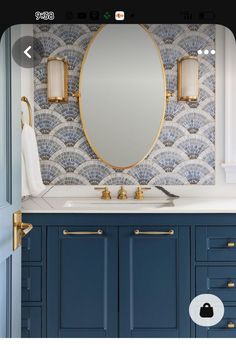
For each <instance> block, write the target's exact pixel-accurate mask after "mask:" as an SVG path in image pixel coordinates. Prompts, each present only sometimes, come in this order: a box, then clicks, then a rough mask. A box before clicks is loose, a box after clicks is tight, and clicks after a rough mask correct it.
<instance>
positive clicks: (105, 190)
mask: <svg viewBox="0 0 236 345" xmlns="http://www.w3.org/2000/svg"><path fill="white" fill-rule="evenodd" d="M94 189H95V190H102V196H101V199H103V200H110V199H111V192H110V191H109V189H108V187H95V188H94Z"/></svg>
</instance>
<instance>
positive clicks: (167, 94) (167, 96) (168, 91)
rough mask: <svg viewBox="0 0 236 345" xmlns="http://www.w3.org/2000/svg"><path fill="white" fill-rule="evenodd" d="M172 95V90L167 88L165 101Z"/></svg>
mask: <svg viewBox="0 0 236 345" xmlns="http://www.w3.org/2000/svg"><path fill="white" fill-rule="evenodd" d="M173 96H174V91H172V90H167V91H166V101H167V102H169V101H170V98H171V97H173Z"/></svg>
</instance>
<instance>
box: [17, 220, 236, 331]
mask: <svg viewBox="0 0 236 345" xmlns="http://www.w3.org/2000/svg"><path fill="white" fill-rule="evenodd" d="M23 221H24V222H26V223H32V224H33V226H34V229H33V231H32V232H30V233H29V234H28V235H27V236H26V237H25V238H24V239H23V244H22V337H55V338H57V337H61V338H62V337H75V338H79V337H90V338H92V337H166V338H167V337H223V338H230V337H236V215H234V214H227V215H224V214H217V215H216V214H213V215H212V214H195V215H193V214H47V215H45V214H28V215H26V214H25V215H24V218H23ZM234 224H235V225H234ZM98 230H102V233H101V232H98ZM136 230H139V233H137V231H136ZM170 230H172V231H171V232H169V231H170ZM229 283H230V284H229ZM202 293H212V294H215V295H217V296H219V298H221V299H222V301H223V303H224V306H225V315H224V317H223V319H222V320H221V321H220V322H219V323H218V324H217V325H215V326H213V327H209V328H207V327H200V326H196V324H194V323H193V321H191V319H190V317H189V312H188V309H189V303H190V301H191V300H192V299H193V298H194V297H195V296H197V295H199V294H202ZM232 324H234V325H235V327H234V328H233V327H232ZM229 325H230V327H229Z"/></svg>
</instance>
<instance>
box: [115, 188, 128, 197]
mask: <svg viewBox="0 0 236 345" xmlns="http://www.w3.org/2000/svg"><path fill="white" fill-rule="evenodd" d="M127 198H128V196H127V192H126V190H125V188H124V186H121V187H120V190H119V192H118V196H117V199H120V200H125V199H127Z"/></svg>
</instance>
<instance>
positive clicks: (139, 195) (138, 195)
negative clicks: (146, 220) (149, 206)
mask: <svg viewBox="0 0 236 345" xmlns="http://www.w3.org/2000/svg"><path fill="white" fill-rule="evenodd" d="M144 189H145V190H147V189H151V187H140V186H139V187H137V189H136V192H135V194H134V199H136V200H143V199H144V193H143V190H144Z"/></svg>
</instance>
